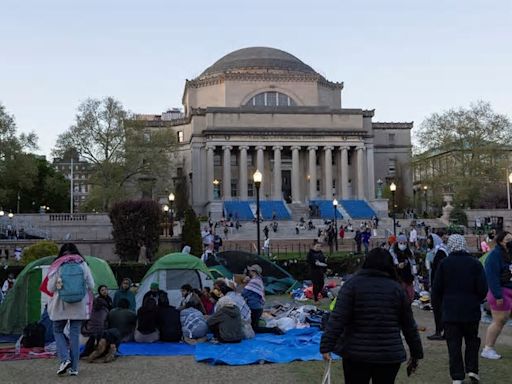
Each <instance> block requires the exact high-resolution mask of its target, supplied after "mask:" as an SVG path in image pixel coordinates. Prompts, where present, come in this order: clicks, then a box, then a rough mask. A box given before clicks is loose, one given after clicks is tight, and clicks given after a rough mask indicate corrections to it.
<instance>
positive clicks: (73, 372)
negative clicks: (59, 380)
mask: <svg viewBox="0 0 512 384" xmlns="http://www.w3.org/2000/svg"><path fill="white" fill-rule="evenodd" d="M68 372H69V376H78V371H75V370H74V369H72V368H71V369H70V370H69V371H68Z"/></svg>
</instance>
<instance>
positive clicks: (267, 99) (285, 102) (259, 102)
mask: <svg viewBox="0 0 512 384" xmlns="http://www.w3.org/2000/svg"><path fill="white" fill-rule="evenodd" d="M245 105H248V106H251V107H293V106H296V105H297V103H296V102H295V100H293V99H292V98H291V97H290V96H288V95H285V94H284V93H281V92H275V91H272V92H262V93H258V94H257V95H256V96H253V97H252V98H251V99H250V100H249V101H248V102H247V103H246V104H245Z"/></svg>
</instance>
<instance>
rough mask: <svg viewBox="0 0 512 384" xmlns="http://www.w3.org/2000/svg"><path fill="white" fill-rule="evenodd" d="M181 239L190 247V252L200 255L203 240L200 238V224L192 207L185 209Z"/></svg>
mask: <svg viewBox="0 0 512 384" xmlns="http://www.w3.org/2000/svg"><path fill="white" fill-rule="evenodd" d="M181 239H182V241H183V244H184V245H190V247H191V248H192V249H191V250H190V254H192V255H196V256H200V255H201V254H202V253H203V242H202V240H201V224H200V223H199V220H198V219H197V216H196V213H195V212H194V210H193V209H192V208H187V209H186V210H185V223H184V224H183V231H182V234H181Z"/></svg>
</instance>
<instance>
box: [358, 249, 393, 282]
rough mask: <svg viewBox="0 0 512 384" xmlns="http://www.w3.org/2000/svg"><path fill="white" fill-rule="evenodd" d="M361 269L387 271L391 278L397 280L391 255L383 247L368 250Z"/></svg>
mask: <svg viewBox="0 0 512 384" xmlns="http://www.w3.org/2000/svg"><path fill="white" fill-rule="evenodd" d="M363 269H375V270H377V271H381V272H384V273H387V274H388V275H389V277H391V278H392V279H393V280H395V281H398V275H397V273H396V269H395V264H394V263H393V256H391V253H389V251H388V250H386V249H384V248H374V249H372V250H371V251H370V252H368V255H367V256H366V259H365V261H364V264H363Z"/></svg>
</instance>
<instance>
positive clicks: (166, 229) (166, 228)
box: [164, 204, 169, 237]
mask: <svg viewBox="0 0 512 384" xmlns="http://www.w3.org/2000/svg"><path fill="white" fill-rule="evenodd" d="M164 218H165V221H164V237H166V236H167V235H168V233H169V206H168V205H167V204H165V205H164Z"/></svg>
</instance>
